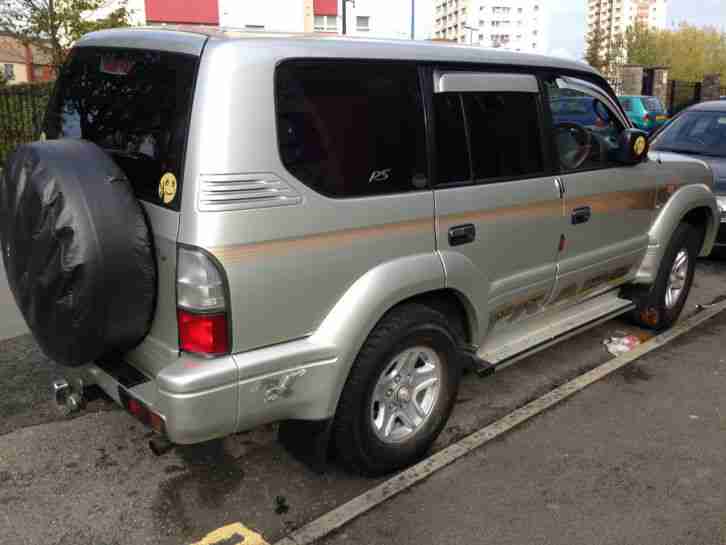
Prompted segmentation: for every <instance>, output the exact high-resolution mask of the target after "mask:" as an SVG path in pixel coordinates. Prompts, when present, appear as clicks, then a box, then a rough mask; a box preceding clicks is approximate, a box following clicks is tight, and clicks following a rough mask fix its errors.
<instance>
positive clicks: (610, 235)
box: [545, 76, 657, 303]
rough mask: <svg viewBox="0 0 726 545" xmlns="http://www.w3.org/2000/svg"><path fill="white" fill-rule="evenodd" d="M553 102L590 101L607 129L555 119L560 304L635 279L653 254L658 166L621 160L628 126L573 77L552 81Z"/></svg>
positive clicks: (603, 96) (602, 97)
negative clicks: (561, 213) (561, 210)
mask: <svg viewBox="0 0 726 545" xmlns="http://www.w3.org/2000/svg"><path fill="white" fill-rule="evenodd" d="M545 87H546V89H547V94H548V102H555V103H556V102H557V101H558V100H560V99H561V97H562V96H568V97H576V98H578V99H585V98H587V99H589V100H591V101H593V104H595V103H597V106H596V111H598V112H600V114H601V119H602V120H603V121H605V122H606V126H605V127H603V128H601V129H599V130H597V131H595V130H592V129H591V128H589V127H583V126H581V125H579V123H578V120H577V119H571V120H570V119H566V118H563V117H562V116H561V115H558V116H557V117H554V116H553V119H554V120H555V123H554V124H553V126H552V129H551V130H552V133H551V139H552V141H553V142H555V144H556V149H557V160H558V162H559V163H560V164H559V168H560V171H561V173H562V175H561V179H562V183H563V188H564V207H565V217H564V222H563V226H562V232H563V235H564V241H563V249H562V252H561V253H560V255H559V260H558V266H559V267H558V268H559V274H558V282H557V287H556V289H555V293H554V295H553V301H554V302H557V303H560V302H565V301H568V302H576V301H578V300H581V299H582V298H584V297H589V296H592V295H595V294H596V293H598V292H600V291H604V290H607V289H612V288H613V287H615V286H617V285H619V284H622V283H624V282H626V281H627V280H629V279H631V278H632V277H633V276H634V275H635V273H636V270H637V268H638V266H639V265H640V263H641V261H642V260H643V257H644V256H645V252H646V250H647V248H648V240H649V239H648V231H649V228H650V225H651V221H652V219H653V213H654V209H655V197H656V187H657V178H656V174H657V172H656V168H657V167H656V165H655V164H654V163H651V162H649V161H647V160H646V161H645V162H641V163H638V164H637V165H623V164H620V163H617V162H616V161H615V160H614V156H615V153H616V151H617V148H618V137H619V136H620V133H621V132H622V131H623V130H624V129H625V127H626V121H625V119H624V117H623V116H622V114H621V113H620V111H619V110H618V109H617V107H616V106H615V101H614V100H613V99H612V98H611V97H610V96H609V95H608V94H607V93H606V91H604V90H601V89H600V88H599V87H597V86H595V85H594V84H591V83H589V82H586V81H581V80H576V79H573V78H566V77H556V76H553V77H551V78H548V79H547V80H546V82H545Z"/></svg>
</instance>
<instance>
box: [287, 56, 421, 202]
mask: <svg viewBox="0 0 726 545" xmlns="http://www.w3.org/2000/svg"><path fill="white" fill-rule="evenodd" d="M277 121H278V126H277V131H278V139H279V145H280V154H281V157H282V162H283V164H284V165H285V167H286V168H287V169H288V171H289V172H290V173H291V174H292V175H294V176H295V177H296V178H298V179H299V180H300V181H302V182H303V183H305V184H306V185H308V186H309V187H311V188H313V189H314V190H316V191H319V192H321V193H323V194H326V195H330V196H333V197H354V196H362V195H377V194H383V193H397V192H402V191H412V190H416V189H423V188H425V187H426V186H427V178H426V154H425V131H424V116H423V109H422V106H421V99H420V92H419V86H418V72H417V70H416V68H415V67H414V66H412V65H400V64H393V63H391V64H374V63H358V64H351V63H345V64H343V63H336V62H325V61H316V62H289V63H285V64H283V65H282V66H280V67H279V69H278V72H277Z"/></svg>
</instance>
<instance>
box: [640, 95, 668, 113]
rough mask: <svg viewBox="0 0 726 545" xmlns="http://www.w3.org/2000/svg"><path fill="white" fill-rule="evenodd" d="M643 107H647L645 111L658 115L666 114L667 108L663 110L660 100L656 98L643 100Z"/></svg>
mask: <svg viewBox="0 0 726 545" xmlns="http://www.w3.org/2000/svg"><path fill="white" fill-rule="evenodd" d="M643 105H644V106H645V109H646V110H648V111H649V112H654V113H656V114H662V113H665V108H663V105H662V104H661V103H660V100H659V99H658V98H656V97H645V98H643Z"/></svg>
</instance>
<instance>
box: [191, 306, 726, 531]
mask: <svg viewBox="0 0 726 545" xmlns="http://www.w3.org/2000/svg"><path fill="white" fill-rule="evenodd" d="M724 310H726V301H722V302H720V303H716V304H714V305H709V306H708V307H706V308H704V309H703V310H701V312H699V313H697V314H695V315H693V316H691V317H690V318H688V319H686V320H684V321H683V322H680V323H678V324H676V325H675V326H674V327H673V328H672V329H670V330H669V331H666V332H664V333H661V334H660V335H657V336H655V337H653V338H652V339H650V340H649V341H646V342H644V343H643V344H641V345H638V346H636V347H635V348H634V349H633V350H631V351H630V352H628V353H626V354H623V355H621V356H618V357H616V358H613V359H612V360H610V361H608V362H606V363H604V364H602V365H600V366H599V367H596V368H595V369H592V370H591V371H588V372H587V373H584V374H582V375H580V376H579V377H577V378H575V379H573V380H571V381H569V382H567V383H565V384H563V385H562V386H559V387H557V388H555V389H554V390H552V391H550V392H548V393H547V394H545V395H543V396H542V397H540V398H538V399H535V400H534V401H531V402H530V403H528V404H526V405H524V406H523V407H521V408H519V409H517V410H515V411H513V412H511V413H509V414H508V415H507V416H505V417H503V418H501V419H499V420H497V421H496V422H494V423H492V424H489V425H488V426H485V427H484V428H482V429H480V430H479V431H476V432H474V433H472V434H471V435H468V436H467V437H465V438H463V439H461V440H460V441H457V442H456V443H453V444H452V445H449V446H448V447H446V448H445V449H443V450H441V451H439V452H437V453H436V454H434V455H432V456H430V457H429V458H427V459H425V460H423V461H421V462H419V463H418V464H416V465H415V466H412V467H410V468H409V469H407V470H405V471H403V472H401V473H399V474H398V475H396V476H394V477H392V478H390V479H388V480H387V481H385V482H384V483H381V484H380V485H378V486H376V487H375V488H372V489H370V490H369V491H368V492H365V493H363V494H361V495H360V496H358V497H356V498H353V499H352V500H350V501H349V502H347V503H344V504H343V505H341V506H340V507H337V508H335V509H333V510H332V511H330V512H329V513H327V514H325V515H323V516H321V517H320V518H318V519H316V520H314V521H312V522H309V523H308V524H306V525H305V526H302V527H301V528H299V529H297V530H295V531H293V532H292V533H290V534H289V535H288V536H287V537H284V538H283V539H281V540H280V541H278V542H276V543H275V544H274V545H310V544H312V543H314V542H315V541H317V540H318V539H321V538H323V537H325V536H327V535H328V534H330V533H331V532H333V531H334V530H337V529H338V528H341V527H342V526H344V525H346V524H348V523H349V522H351V521H352V520H354V519H356V518H357V517H359V516H361V515H363V514H364V513H366V512H368V511H370V510H371V509H373V508H374V507H376V506H378V505H380V504H381V503H383V502H384V501H386V500H388V499H390V498H392V497H393V496H395V495H397V494H398V493H400V492H402V491H404V490H406V489H408V488H410V487H412V486H413V485H415V484H416V483H418V482H420V481H422V480H424V479H426V478H428V477H430V476H431V474H433V473H435V472H437V471H439V470H440V469H443V468H444V467H446V466H448V465H450V464H451V463H453V462H455V461H456V460H458V459H459V458H461V457H463V456H465V455H467V454H469V453H470V452H472V451H473V450H475V449H477V448H479V447H481V446H483V445H484V444H486V443H488V442H489V441H491V440H492V439H495V438H496V437H499V436H500V435H502V434H504V433H506V432H508V431H509V430H511V429H513V428H515V427H516V426H518V425H520V424H522V423H523V422H525V421H527V420H529V419H530V418H532V417H534V416H537V415H538V414H540V413H542V412H544V411H546V410H547V409H549V408H551V407H553V406H555V405H557V404H558V403H560V402H561V401H564V400H565V399H567V398H569V397H571V396H572V395H574V394H575V393H577V392H579V391H580V390H584V389H585V388H587V387H588V386H590V385H592V384H594V383H595V382H597V381H599V380H601V379H602V378H605V377H606V376H608V375H610V374H612V373H614V372H615V371H617V370H619V369H622V368H623V367H625V366H626V365H628V364H629V363H631V362H633V361H635V360H637V359H638V358H640V357H641V356H644V355H645V354H647V353H648V352H651V351H653V350H655V349H657V348H660V347H661V346H663V345H665V344H667V343H668V342H670V341H672V340H673V339H675V338H677V337H680V336H681V335H683V334H684V333H687V332H689V331H691V330H692V329H694V328H695V327H697V326H698V325H700V324H702V323H703V322H705V321H707V320H709V319H711V318H713V317H714V316H716V315H717V314H719V313H720V312H722V311H724ZM205 545H206V544H205ZM246 545H247V544H246Z"/></svg>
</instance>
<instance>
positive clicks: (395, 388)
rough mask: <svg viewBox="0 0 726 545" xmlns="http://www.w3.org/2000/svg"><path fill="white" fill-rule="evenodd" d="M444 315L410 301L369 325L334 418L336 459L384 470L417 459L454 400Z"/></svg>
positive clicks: (455, 377) (454, 369)
mask: <svg viewBox="0 0 726 545" xmlns="http://www.w3.org/2000/svg"><path fill="white" fill-rule="evenodd" d="M454 339H455V337H454V334H453V332H452V331H451V330H450V329H449V326H448V324H447V319H446V317H445V316H444V315H443V314H441V313H440V312H437V311H435V310H433V309H431V308H429V307H426V306H423V305H418V304H409V305H404V306H402V307H400V308H397V309H395V310H393V311H392V312H391V313H389V314H388V315H386V316H385V317H384V318H383V319H382V320H381V322H380V323H379V324H378V325H377V326H376V327H375V328H374V330H373V332H371V334H370V336H369V337H368V339H367V340H366V342H365V344H364V345H363V348H362V349H361V351H360V354H359V355H358V358H357V359H356V361H355V364H354V365H353V368H352V370H351V373H350V376H349V377H348V381H347V382H346V385H345V388H344V390H343V394H342V396H341V400H340V403H339V406H338V411H337V414H336V418H335V427H334V439H335V444H336V448H337V451H338V454H339V457H340V458H341V461H342V462H343V463H344V464H345V465H346V466H347V467H348V468H349V469H351V470H353V471H355V472H357V473H362V474H365V475H371V476H374V475H381V474H385V473H388V472H391V471H394V470H396V469H399V468H402V467H405V466H408V465H410V464H412V463H414V462H416V461H418V460H419V459H421V458H422V457H423V456H424V455H425V454H426V453H427V452H428V450H429V448H430V447H431V445H432V444H433V442H434V441H435V440H436V437H437V436H438V435H439V433H440V432H441V430H442V429H443V427H444V425H445V424H446V421H447V420H448V418H449V414H450V413H451V410H452V408H453V405H454V401H455V399H456V393H457V390H458V386H459V378H460V369H459V365H458V363H457V357H456V343H455V340H454Z"/></svg>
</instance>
